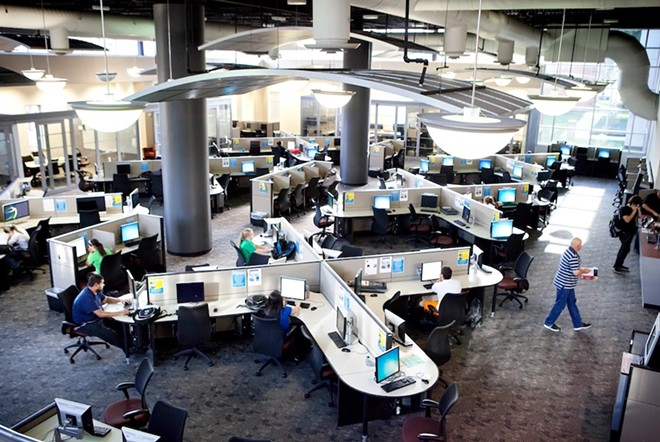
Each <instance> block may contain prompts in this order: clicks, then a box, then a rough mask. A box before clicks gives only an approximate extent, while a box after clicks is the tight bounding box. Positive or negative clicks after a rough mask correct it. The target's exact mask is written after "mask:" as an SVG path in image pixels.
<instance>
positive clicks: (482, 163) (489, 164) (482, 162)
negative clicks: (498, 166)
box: [479, 160, 493, 170]
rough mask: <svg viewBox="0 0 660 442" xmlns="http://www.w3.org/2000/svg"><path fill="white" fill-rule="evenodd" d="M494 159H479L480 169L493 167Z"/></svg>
mask: <svg viewBox="0 0 660 442" xmlns="http://www.w3.org/2000/svg"><path fill="white" fill-rule="evenodd" d="M492 168H493V160H479V170H481V169H492Z"/></svg>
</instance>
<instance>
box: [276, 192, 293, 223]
mask: <svg viewBox="0 0 660 442" xmlns="http://www.w3.org/2000/svg"><path fill="white" fill-rule="evenodd" d="M273 209H274V212H275V213H276V215H277V216H282V217H285V218H286V217H288V216H289V215H290V214H291V209H290V205H289V189H288V188H287V189H281V190H280V193H278V194H277V198H276V199H275V204H274V205H273Z"/></svg>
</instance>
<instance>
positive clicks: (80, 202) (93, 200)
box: [76, 189, 137, 213]
mask: <svg viewBox="0 0 660 442" xmlns="http://www.w3.org/2000/svg"><path fill="white" fill-rule="evenodd" d="M136 190H137V189H136ZM76 206H77V211H78V213H80V212H81V211H89V210H98V211H99V212H104V211H105V209H106V208H105V195H100V196H86V197H84V198H76Z"/></svg>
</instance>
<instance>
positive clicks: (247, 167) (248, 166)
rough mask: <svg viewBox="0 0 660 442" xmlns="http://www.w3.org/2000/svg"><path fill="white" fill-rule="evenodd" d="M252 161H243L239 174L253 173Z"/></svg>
mask: <svg viewBox="0 0 660 442" xmlns="http://www.w3.org/2000/svg"><path fill="white" fill-rule="evenodd" d="M254 171H255V169H254V161H243V162H242V163H241V172H242V173H246V174H247V173H254Z"/></svg>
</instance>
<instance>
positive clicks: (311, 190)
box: [305, 176, 321, 207]
mask: <svg viewBox="0 0 660 442" xmlns="http://www.w3.org/2000/svg"><path fill="white" fill-rule="evenodd" d="M320 195H321V191H320V189H319V177H317V176H315V177H312V178H310V180H309V182H308V183H307V186H306V187H305V207H307V206H311V205H312V204H313V202H314V201H315V200H318V198H319V196H320Z"/></svg>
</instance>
